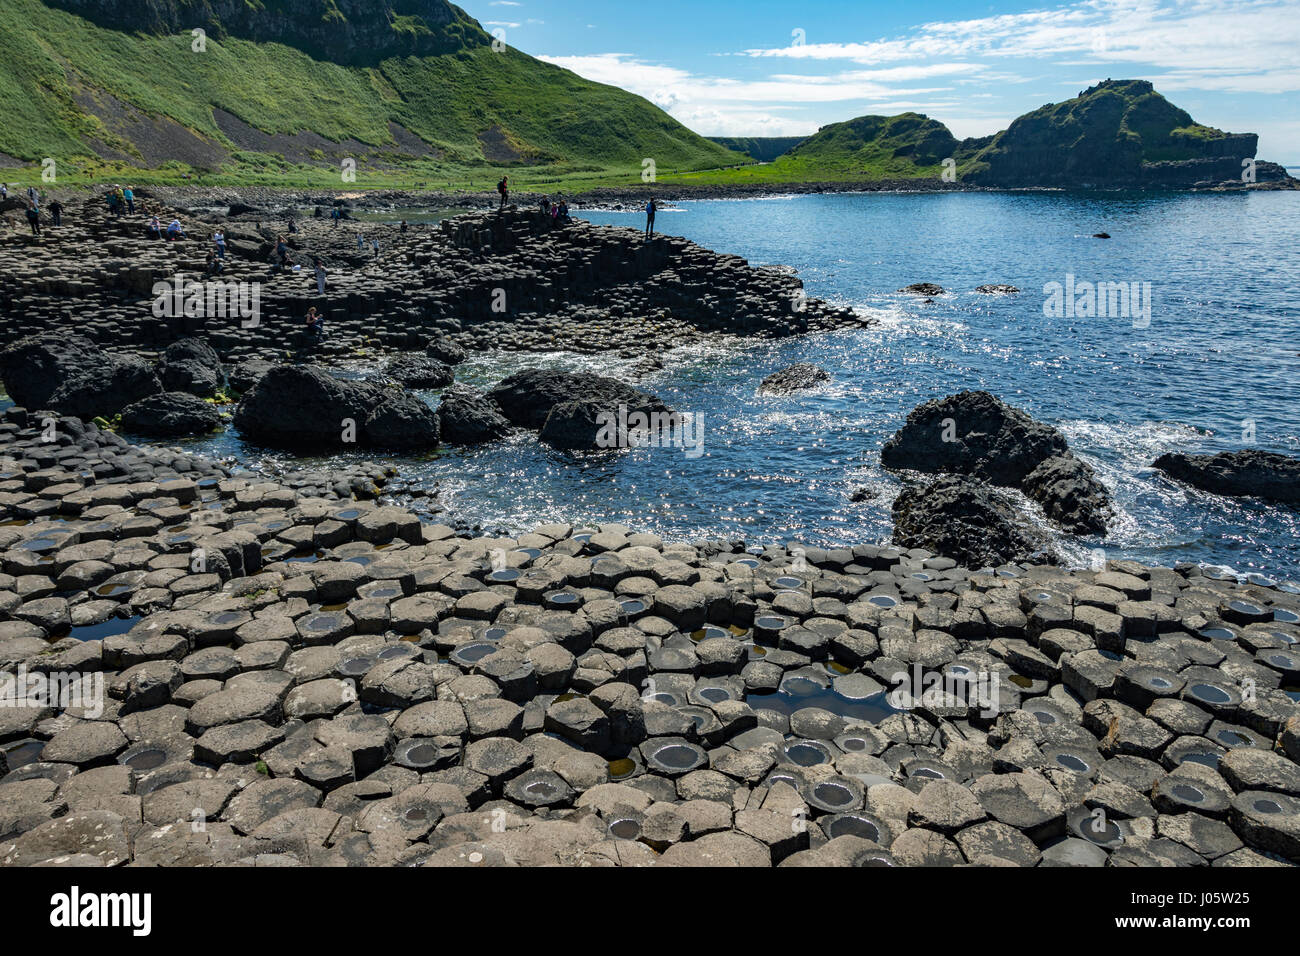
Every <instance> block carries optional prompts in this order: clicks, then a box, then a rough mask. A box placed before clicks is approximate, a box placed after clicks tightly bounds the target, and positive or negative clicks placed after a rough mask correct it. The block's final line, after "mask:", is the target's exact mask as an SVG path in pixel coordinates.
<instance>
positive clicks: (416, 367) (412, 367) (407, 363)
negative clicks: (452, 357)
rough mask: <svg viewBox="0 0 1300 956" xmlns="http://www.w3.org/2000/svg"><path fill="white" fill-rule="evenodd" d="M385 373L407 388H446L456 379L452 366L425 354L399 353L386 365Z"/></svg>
mask: <svg viewBox="0 0 1300 956" xmlns="http://www.w3.org/2000/svg"><path fill="white" fill-rule="evenodd" d="M384 375H385V376H386V377H387V378H390V379H392V380H393V381H394V382H400V383H401V384H403V385H405V386H406V387H407V388H446V387H447V386H448V385H450V384H451V383H452V382H454V381H455V380H456V375H455V373H454V372H452V370H451V366H449V365H447V363H445V362H439V361H438V360H437V359H434V358H428V357H427V356H424V355H399V356H398V357H397V358H395V359H392V360H391V361H389V362H388V364H387V365H385V366H384Z"/></svg>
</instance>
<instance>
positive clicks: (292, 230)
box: [289, 216, 298, 236]
mask: <svg viewBox="0 0 1300 956" xmlns="http://www.w3.org/2000/svg"><path fill="white" fill-rule="evenodd" d="M297 232H298V220H296V219H294V218H293V217H292V216H291V217H289V235H291V236H292V235H295V234H296V233H297Z"/></svg>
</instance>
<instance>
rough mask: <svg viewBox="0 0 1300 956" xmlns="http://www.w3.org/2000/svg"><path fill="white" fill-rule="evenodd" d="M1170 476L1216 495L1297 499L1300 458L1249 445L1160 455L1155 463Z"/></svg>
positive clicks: (1299, 488)
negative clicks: (1203, 452)
mask: <svg viewBox="0 0 1300 956" xmlns="http://www.w3.org/2000/svg"><path fill="white" fill-rule="evenodd" d="M1154 466H1155V467H1156V468H1159V469H1160V470H1161V471H1163V472H1164V473H1165V474H1167V475H1169V476H1170V477H1171V478H1176V479H1178V480H1179V481H1183V482H1186V483H1187V484H1189V485H1191V486H1192V487H1194V488H1200V489H1202V490H1203V491H1212V492H1214V493H1215V494H1218V495H1231V496H1234V497H1247V496H1249V497H1254V498H1263V499H1264V500H1266V501H1284V502H1291V503H1295V502H1300V458H1291V457H1289V456H1287V455H1279V454H1277V453H1276V452H1271V451H1261V450H1259V449H1257V448H1248V449H1244V450H1242V451H1225V452H1219V453H1218V454H1217V455H1184V454H1180V453H1171V454H1166V455H1161V456H1160V457H1159V458H1157V459H1156V460H1155V462H1154Z"/></svg>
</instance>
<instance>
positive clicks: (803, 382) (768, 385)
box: [758, 362, 831, 395]
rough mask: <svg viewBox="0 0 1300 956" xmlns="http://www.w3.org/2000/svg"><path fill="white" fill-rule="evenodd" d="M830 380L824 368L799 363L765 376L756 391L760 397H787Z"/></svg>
mask: <svg viewBox="0 0 1300 956" xmlns="http://www.w3.org/2000/svg"><path fill="white" fill-rule="evenodd" d="M830 380H831V375H830V373H829V372H827V371H826V370H825V369H824V368H818V367H817V366H816V365H812V364H810V363H808V362H799V363H797V364H795V365H791V366H788V367H787V368H783V369H781V370H780V371H778V372H773V373H772V374H771V375H769V376H767V378H765V379H763V381H762V382H760V383H759V386H758V391H759V394H760V395H762V394H768V395H789V394H790V393H791V392H798V391H803V390H804V389H808V388H816V387H817V386H818V385H825V384H826V383H827V382H829V381H830Z"/></svg>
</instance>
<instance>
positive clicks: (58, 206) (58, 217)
mask: <svg viewBox="0 0 1300 956" xmlns="http://www.w3.org/2000/svg"><path fill="white" fill-rule="evenodd" d="M50 222H51V225H54V226H61V225H63V203H61V202H59V201H58V200H57V199H52V200H50Z"/></svg>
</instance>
